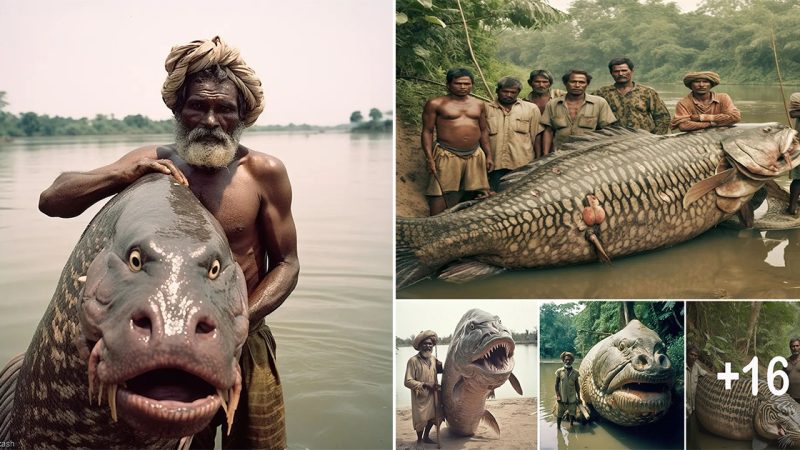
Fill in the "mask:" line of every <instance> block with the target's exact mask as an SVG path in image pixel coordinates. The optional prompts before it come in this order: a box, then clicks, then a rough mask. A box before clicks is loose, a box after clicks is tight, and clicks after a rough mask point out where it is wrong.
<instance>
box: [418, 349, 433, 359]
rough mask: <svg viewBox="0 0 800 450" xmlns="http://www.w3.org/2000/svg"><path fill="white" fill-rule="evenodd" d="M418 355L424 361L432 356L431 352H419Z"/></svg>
mask: <svg viewBox="0 0 800 450" xmlns="http://www.w3.org/2000/svg"><path fill="white" fill-rule="evenodd" d="M419 354H420V355H422V357H423V358H425V359H431V355H433V350H422V351H420V352H419Z"/></svg>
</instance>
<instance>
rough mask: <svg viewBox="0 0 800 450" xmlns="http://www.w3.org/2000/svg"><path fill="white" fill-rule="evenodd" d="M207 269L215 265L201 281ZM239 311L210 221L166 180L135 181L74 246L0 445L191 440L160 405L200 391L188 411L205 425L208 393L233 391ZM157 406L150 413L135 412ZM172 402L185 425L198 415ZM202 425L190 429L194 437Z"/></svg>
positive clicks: (240, 279) (226, 257) (238, 286)
mask: <svg viewBox="0 0 800 450" xmlns="http://www.w3.org/2000/svg"><path fill="white" fill-rule="evenodd" d="M134 249H138V250H137V251H138V252H139V253H136V255H138V256H136V258H138V259H135V258H134V256H133V255H134ZM128 255H131V256H130V257H129V256H128ZM128 258H130V260H129V259H128ZM211 260H215V261H217V262H219V263H220V265H219V266H217V268H216V269H213V270H216V271H217V272H216V274H217V275H216V277H214V279H213V280H212V279H211V275H208V273H209V269H208V265H207V263H210V262H211ZM129 265H132V266H135V267H136V268H140V270H138V271H134V270H132V269H131V268H130V267H129ZM246 302H247V296H246V286H245V284H244V276H243V274H242V272H241V269H240V268H239V267H238V264H236V262H235V260H234V259H233V255H232V253H231V252H230V249H229V248H228V244H227V239H226V238H225V234H224V232H223V231H222V229H221V227H220V226H219V224H218V223H217V222H216V221H215V220H214V219H213V216H211V214H210V213H208V212H207V211H206V210H205V209H204V208H203V206H202V205H201V204H200V203H199V202H198V201H197V199H196V198H195V197H194V195H193V194H192V193H191V192H190V191H189V190H188V189H186V188H185V187H183V186H176V185H175V183H173V181H171V178H168V177H166V176H163V175H151V176H147V177H143V178H142V179H140V181H138V182H137V183H136V184H134V185H132V186H130V187H129V188H128V189H126V190H125V191H123V192H122V193H120V194H119V195H117V196H116V197H115V198H113V199H112V200H110V201H109V202H108V203H107V204H106V205H105V206H104V207H103V209H102V210H101V211H100V212H99V213H98V214H97V215H96V216H95V218H94V219H93V220H92V221H91V223H90V224H89V225H88V226H87V228H86V230H85V231H84V233H83V235H82V236H81V239H80V241H79V242H78V244H77V245H76V246H75V249H74V250H73V252H72V254H71V256H70V258H69V260H68V262H67V264H66V265H65V267H64V269H63V271H62V274H61V277H60V280H59V283H58V286H57V288H56V291H55V293H54V295H53V299H52V301H51V302H50V304H49V306H48V307H47V310H46V311H45V314H44V316H43V318H42V320H41V322H40V323H39V326H38V327H37V329H36V332H35V334H34V336H33V338H32V340H31V343H30V346H29V348H28V350H27V352H26V353H25V358H24V361H23V362H22V365H21V368H20V370H19V374H18V377H17V378H16V379H15V380H14V381H15V382H16V391H15V394H14V397H13V406H12V408H13V413H12V414H13V415H12V416H11V420H10V422H8V424H9V425H10V426H8V427H6V430H7V431H9V432H10V435H6V436H3V438H4V439H5V440H11V441H14V442H15V443H16V444H17V445H20V446H22V447H37V448H38V447H56V448H68V447H89V448H119V447H139V448H144V447H148V448H176V446H177V443H178V440H179V438H180V437H181V436H186V435H190V434H192V432H187V430H186V429H183V428H181V427H182V426H184V425H186V424H185V423H184V422H183V420H182V419H179V418H178V419H176V415H175V414H174V413H171V412H170V411H171V409H170V404H169V402H170V401H175V402H176V403H177V402H183V401H191V400H190V399H185V398H184V397H183V396H185V395H190V394H191V392H190V390H191V389H194V387H192V388H186V389H182V388H180V387H179V386H180V385H181V384H182V383H184V384H185V385H192V386H195V385H197V386H200V385H203V386H202V388H199V389H200V392H202V393H200V394H198V395H199V398H198V400H197V402H196V404H202V408H204V412H203V414H206V415H208V414H210V417H209V419H208V420H207V421H205V424H207V423H208V422H209V421H210V418H211V417H213V414H214V413H216V411H217V409H218V408H219V406H220V402H221V401H222V400H220V399H217V398H216V397H215V395H214V394H213V393H214V389H215V387H216V388H219V389H227V388H226V386H233V385H235V384H236V383H240V375H239V369H238V356H239V354H240V353H241V346H242V345H243V342H244V339H245V338H246V335H247V325H248V323H247V318H246V306H247V303H246ZM204 366H205V367H204ZM209 371H217V372H218V374H216V375H214V374H209V373H208V372H209ZM147 376H150V377H151V378H149V379H147V378H144V380H143V381H139V379H141V378H142V377H147ZM164 379H166V381H162V380H164ZM237 379H238V381H237ZM90 380H91V381H92V382H93V388H94V392H92V391H91V389H90V388H89V382H90ZM157 383H164V384H163V385H161V384H158V385H156V384H157ZM112 387H113V389H111V388H112ZM159 389H160V390H161V392H157V391H158V390H159ZM235 395H236V397H237V398H238V394H235ZM90 396H91V397H93V398H92V400H90ZM110 397H113V398H110ZM162 398H163V399H164V400H168V401H166V402H163V401H161V399H162ZM192 398H193V397H192ZM153 399H156V400H153ZM98 403H100V405H98ZM112 404H113V405H114V406H115V409H113V410H111V411H110V406H111V405H112ZM148 405H149V406H148ZM157 405H162V406H164V407H163V408H160V410H161V412H157V413H147V412H144V413H143V412H142V411H141V409H147V408H152V409H153V410H159V407H157ZM182 405H185V406H184V407H183V410H184V411H185V414H186V416H190V415H196V414H200V413H198V412H197V411H195V410H194V409H193V407H190V405H189V404H188V403H182ZM234 406H235V405H234ZM3 407H4V408H5V409H4V412H5V413H6V414H8V407H9V405H8V404H4V405H3ZM112 411H114V412H113V413H112ZM114 413H115V414H118V415H119V416H120V417H118V418H116V419H117V420H114V419H115V418H114V417H112V414H114ZM159 414H163V417H161V418H160V417H159V416H158V415H159ZM178 414H180V413H178ZM198 420H199V421H200V422H197V421H198ZM204 420H205V419H203V418H199V419H196V420H195V421H194V422H193V423H192V424H190V426H191V427H193V428H192V429H194V430H195V431H194V432H196V431H199V429H202V427H203V426H205V425H204V424H202V423H201V422H202V421H204ZM198 428H199V429H198ZM176 433H177V434H176Z"/></svg>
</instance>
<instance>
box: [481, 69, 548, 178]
mask: <svg viewBox="0 0 800 450" xmlns="http://www.w3.org/2000/svg"><path fill="white" fill-rule="evenodd" d="M521 91H522V83H520V81H519V80H517V79H516V78H512V77H503V78H501V79H500V81H498V82H497V89H496V91H495V92H496V93H497V100H495V101H493V102H491V103H488V102H487V103H486V120H487V122H488V124H489V143H490V144H491V148H492V160H493V161H494V168H493V170H492V171H491V172H489V186H490V187H491V188H492V190H493V191H497V190H498V188H499V187H500V179H501V178H502V177H503V176H504V175H505V174H507V173H509V172H511V171H512V170H514V169H517V168H519V167H522V166H524V165H525V164H528V163H529V162H531V160H532V159H533V156H534V155H533V144H534V141H535V140H536V136H537V135H538V134H539V130H540V128H539V117H540V115H541V114H540V113H539V108H537V107H536V105H534V104H532V103H529V102H523V101H521V100H519V99H518V98H517V96H519V93H520V92H521Z"/></svg>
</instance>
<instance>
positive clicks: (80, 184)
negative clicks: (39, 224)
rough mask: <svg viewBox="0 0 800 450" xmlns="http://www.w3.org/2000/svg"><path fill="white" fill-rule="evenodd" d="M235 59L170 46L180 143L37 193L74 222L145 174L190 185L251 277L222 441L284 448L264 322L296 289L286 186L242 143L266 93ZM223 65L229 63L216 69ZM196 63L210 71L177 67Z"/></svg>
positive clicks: (167, 93)
mask: <svg viewBox="0 0 800 450" xmlns="http://www.w3.org/2000/svg"><path fill="white" fill-rule="evenodd" d="M211 50H214V51H211ZM237 55H238V51H237V50H236V49H234V48H232V47H228V46H227V45H226V44H225V43H224V42H222V40H221V39H219V38H218V37H217V38H214V39H212V40H209V41H194V42H192V43H190V44H187V45H184V46H176V47H173V49H172V52H171V54H170V55H169V56H168V58H167V71H168V73H169V75H168V77H167V81H166V82H165V83H164V87H163V89H162V97H163V98H164V102H165V103H166V104H167V106H168V107H170V108H171V109H172V111H173V113H174V115H175V119H176V122H177V123H176V127H177V132H176V143H175V144H169V145H160V146H159V145H148V146H145V147H140V148H138V149H136V150H133V151H132V152H130V153H128V154H126V155H124V156H123V157H122V158H120V159H119V160H118V161H116V162H114V163H112V164H109V165H107V166H104V167H100V168H98V169H94V170H91V171H89V172H67V173H62V174H61V175H59V176H58V178H56V180H55V181H54V182H53V184H52V186H50V187H49V188H47V189H46V190H45V191H44V192H42V194H41V197H40V199H39V209H40V210H41V211H42V212H43V213H45V214H47V215H49V216H57V217H74V216H77V215H79V214H81V213H82V212H83V211H85V210H86V209H87V208H88V207H89V206H91V205H92V204H94V203H95V202H97V201H99V200H101V199H103V198H105V197H108V196H110V195H113V194H116V193H119V192H120V191H122V190H123V189H125V188H126V187H127V186H128V185H130V184H131V183H133V182H135V181H136V180H137V179H139V178H140V177H142V176H143V175H145V174H147V173H151V172H160V173H164V174H171V175H172V176H173V177H174V178H175V179H176V180H177V181H179V182H180V183H182V184H184V185H187V186H188V187H189V189H191V191H192V192H193V193H194V194H195V196H197V198H198V199H199V200H200V202H201V203H202V204H203V205H204V206H205V207H206V208H207V209H208V210H209V211H210V212H211V213H212V214H213V215H214V217H215V218H216V219H217V220H218V221H219V222H220V224H221V225H222V228H223V229H224V230H225V234H226V236H227V238H228V241H229V243H230V247H231V250H232V251H233V254H234V256H235V258H236V261H237V262H238V263H239V265H240V266H241V268H242V271H243V272H244V275H245V278H246V281H247V291H248V305H249V307H248V313H249V318H250V334H249V336H248V338H247V341H246V342H245V345H244V348H243V349H242V357H241V360H240V364H241V365H242V396H241V402H240V404H239V407H238V408H237V410H236V416H235V419H234V422H233V430H232V431H231V433H230V436H223V443H224V444H223V445H224V446H225V447H226V448H227V447H233V448H281V449H282V448H285V447H286V434H285V425H284V414H283V394H282V389H281V385H280V381H279V379H278V374H277V371H276V370H275V360H274V358H275V344H274V342H275V341H274V339H273V337H272V334H271V332H270V330H269V327H267V325H266V324H265V323H264V318H265V317H266V316H267V315H268V314H270V313H271V312H272V311H274V310H275V309H277V308H278V307H279V306H280V305H281V304H282V303H283V301H284V300H286V298H287V297H288V296H289V294H290V293H291V292H292V290H294V287H295V285H296V284H297V276H298V272H299V262H298V258H297V236H296V232H295V225H294V219H293V218H292V212H291V203H292V190H291V186H290V184H289V178H288V175H287V173H286V168H285V167H284V165H283V163H281V161H280V160H278V159H277V158H275V157H273V156H270V155H267V154H264V153H260V152H257V151H254V150H251V149H249V148H246V147H244V146H242V145H240V144H239V136H240V135H241V133H242V131H243V130H244V128H245V127H247V126H250V125H252V124H253V123H254V122H255V120H256V119H257V118H258V115H259V114H260V113H261V111H262V110H263V92H262V90H261V82H260V81H259V80H258V78H257V77H256V76H255V73H254V72H253V71H252V70H251V69H250V68H249V67H247V66H246V65H245V64H244V61H242V60H241V58H240V57H238V56H237ZM225 62H227V63H228V64H229V65H228V66H225V65H220V64H224V63H225ZM201 65H202V66H203V67H208V69H206V70H203V71H200V72H194V73H191V74H186V73H184V72H182V71H181V70H180V69H181V68H182V69H184V70H185V69H186V67H192V66H195V67H196V66H201ZM265 425H267V426H265ZM216 426H217V423H214V422H212V424H211V426H210V428H209V429H207V430H205V431H204V432H202V433H200V434H199V435H196V436H195V440H194V444H196V445H197V446H200V447H205V446H210V447H211V448H213V445H214V434H215V433H216Z"/></svg>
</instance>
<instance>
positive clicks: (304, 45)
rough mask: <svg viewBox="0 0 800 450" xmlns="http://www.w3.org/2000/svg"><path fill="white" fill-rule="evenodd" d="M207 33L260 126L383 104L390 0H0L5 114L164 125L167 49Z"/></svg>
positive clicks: (388, 70) (388, 79)
mask: <svg viewBox="0 0 800 450" xmlns="http://www.w3.org/2000/svg"><path fill="white" fill-rule="evenodd" d="M215 35H219V36H220V37H222V39H223V40H225V41H226V42H227V43H228V44H230V45H232V46H234V47H238V48H239V50H240V51H241V55H242V57H243V58H244V60H245V62H246V63H247V64H248V65H249V66H250V67H252V68H253V69H254V70H255V71H256V73H257V74H258V76H259V77H260V78H261V83H262V85H263V86H264V92H265V98H266V108H265V109H264V112H263V113H262V114H261V116H260V118H259V119H258V122H257V124H259V125H267V124H288V123H290V122H293V123H298V124H299V123H309V124H316V125H336V124H340V123H346V122H348V121H349V119H350V114H351V113H352V112H353V111H356V110H359V111H361V112H362V114H363V115H364V116H365V117H366V116H367V115H368V112H369V110H370V108H373V107H377V108H378V109H380V110H381V111H386V110H390V109H392V104H393V101H394V56H393V53H394V2H393V1H392V0H336V1H326V0H292V1H286V0H229V1H225V2H220V1H210V0H192V1H162V0H133V1H107V0H23V1H16V0H0V36H1V37H2V41H3V45H0V61H3V70H2V71H0V91H6V97H5V100H6V101H8V102H9V105H8V106H7V107H6V110H7V111H9V112H11V113H14V114H19V113H21V112H28V111H32V112H35V113H37V114H49V115H51V116H54V115H60V116H65V117H73V118H79V117H89V118H92V117H94V116H95V115H96V114H98V113H101V114H106V115H110V114H114V116H115V117H117V118H122V117H124V116H126V115H128V114H142V115H145V116H148V117H150V118H151V119H167V118H170V117H171V112H170V111H169V109H168V108H167V107H166V106H165V105H164V103H163V101H162V100H161V93H160V92H161V85H162V84H163V82H164V79H165V77H166V71H165V70H164V60H165V59H166V56H167V54H168V53H169V51H170V49H171V48H172V46H173V45H178V44H186V43H189V42H190V41H193V40H196V39H210V38H212V37H214V36H215Z"/></svg>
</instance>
